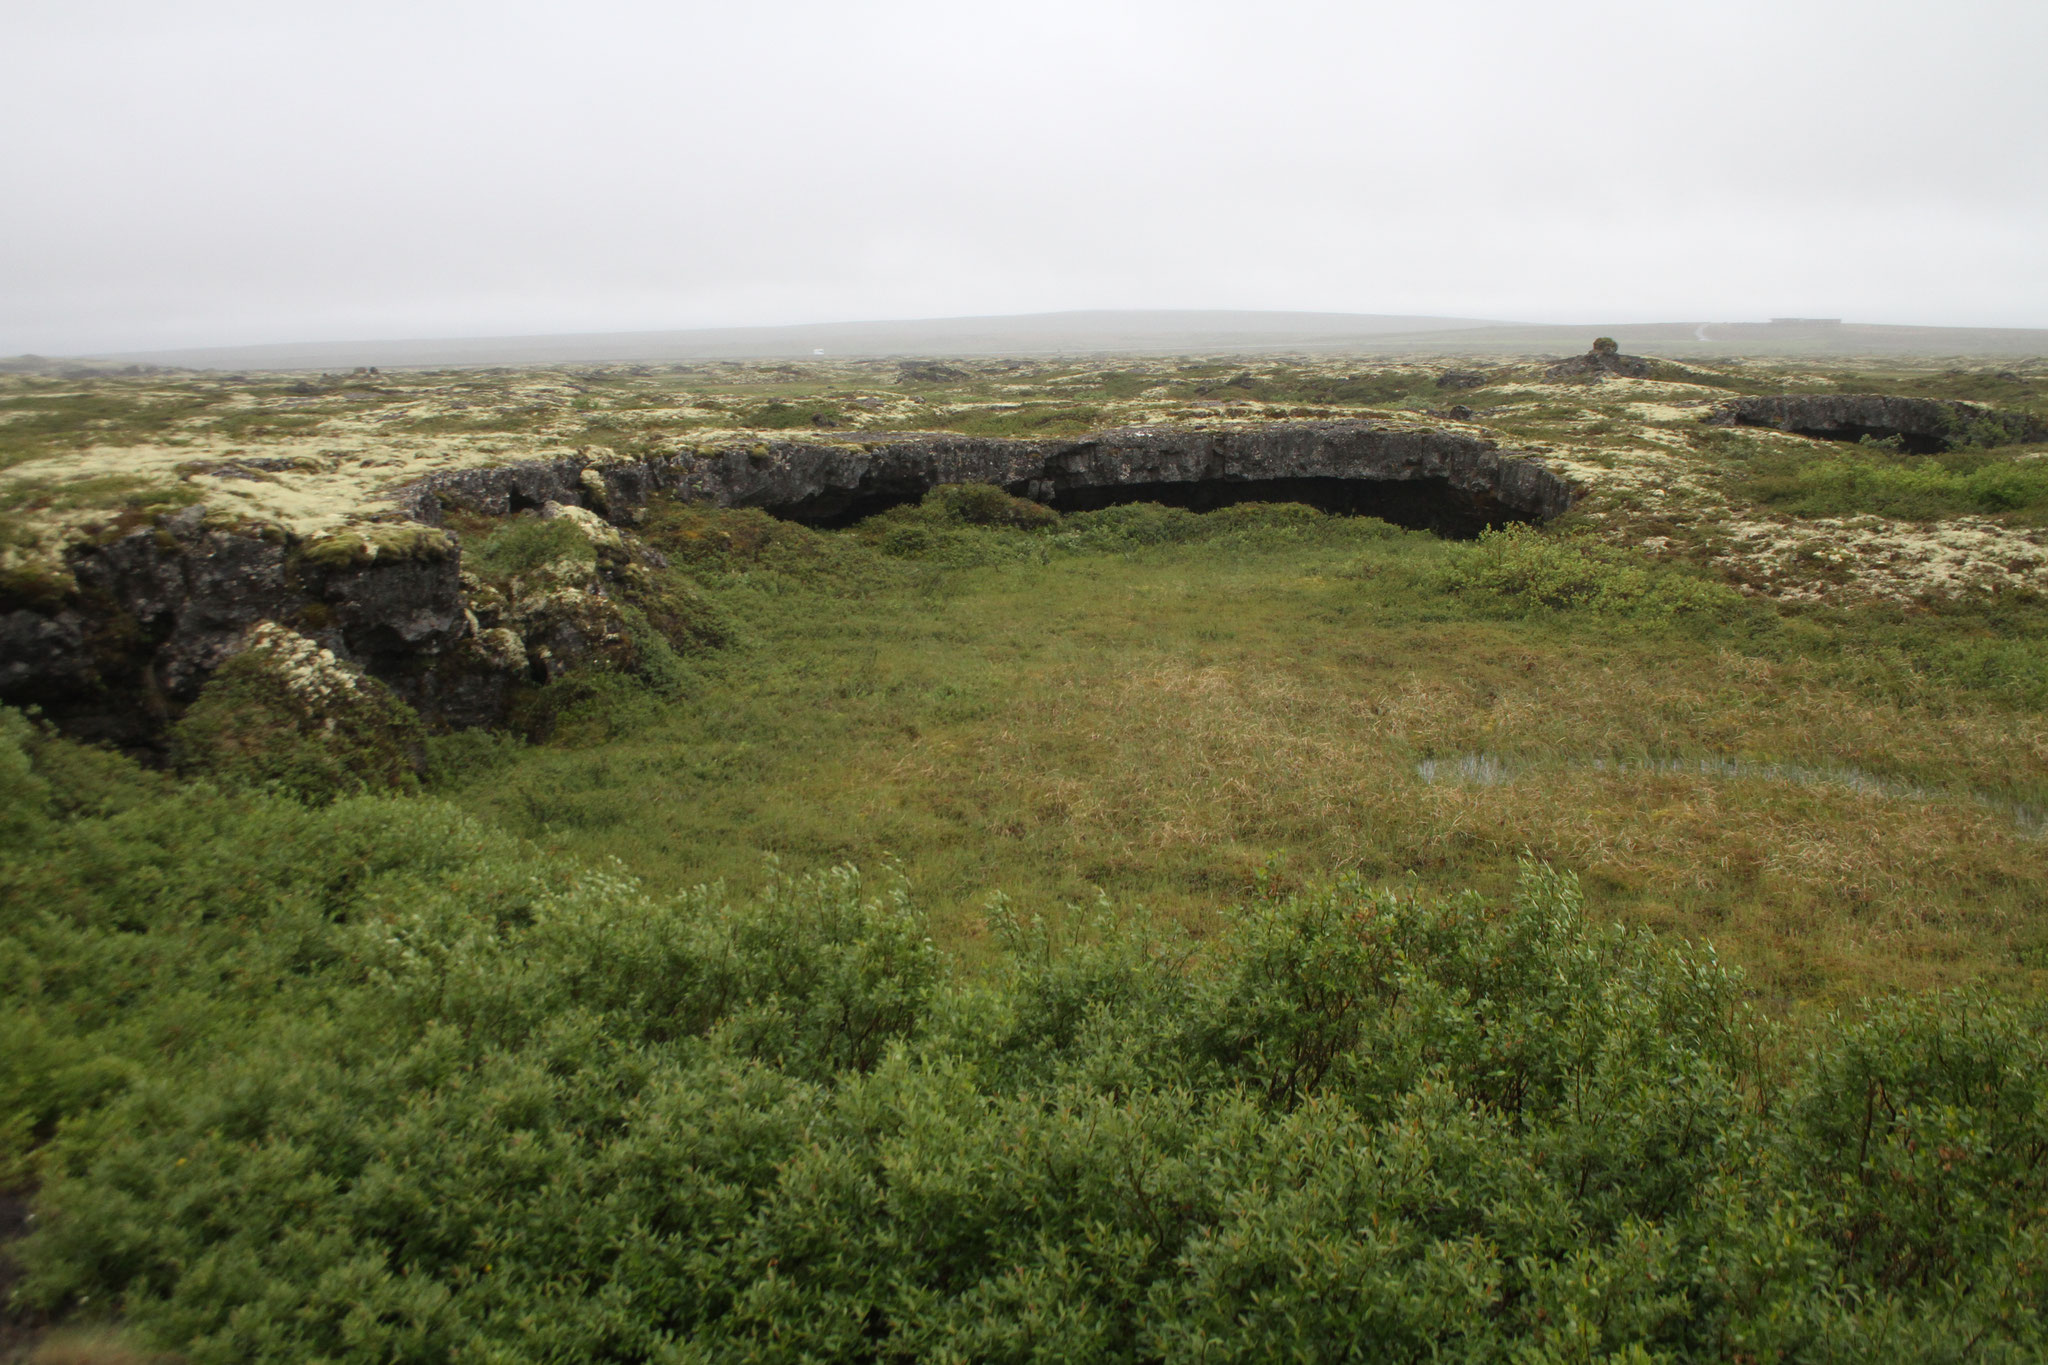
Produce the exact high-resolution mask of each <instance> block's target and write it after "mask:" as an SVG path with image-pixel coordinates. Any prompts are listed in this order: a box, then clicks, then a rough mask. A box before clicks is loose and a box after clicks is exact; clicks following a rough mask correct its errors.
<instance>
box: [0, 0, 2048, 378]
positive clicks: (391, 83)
mask: <svg viewBox="0 0 2048 1365" xmlns="http://www.w3.org/2000/svg"><path fill="white" fill-rule="evenodd" d="M0 6H4V29H0V32H4V33H5V34H6V48H5V50H6V53H7V57H6V62H5V67H6V73H7V75H6V80H5V81H4V82H0V117H4V119H5V123H4V125H0V126H4V127H5V128H6V129H7V130H8V132H7V135H6V137H5V138H4V140H0V172H4V180H0V183H4V185H5V186H6V192H5V195H4V197H0V354H11V353H15V352H20V351H39V352H43V353H46V354H64V353H78V352H88V351H111V350H122V349H141V348H149V347H159V346H175V345H209V344H229V343H251V342H264V341H294V340H319V339H342V338H371V337H412V336H462V335H489V334H503V333H535V332H556V331H611V330H640V329H654V328H668V327H703V326H721V325H746V324H771V323H796V322H819V321H832V320H849V319H867V318H907V317H939V316H955V315H963V314H986V313H1009V312H1035V311H1041V310H1052V309H1070V308H1280V309H1311V310H1328V311H1343V312H1399V313H1431V314H1449V315H1456V316H1471V317H1484V318H1503V319H1514V320H1527V321H1560V322H1575V321H1616V322H1621V321H1652V320H1694V319H1698V320H1739V319H1745V318H1760V317H1764V316H1769V315H1774V314H1802V315H1824V316H1844V317H1848V318H1850V319H1852V320H1857V321H1868V322H1905V323H1942V324H1960V325H1984V326H2034V327H2040V326H2048V79H2044V78H2043V77H2042V75H2041V62H2042V57H2043V54H2044V53H2048V4H2044V3H2043V2H2042V0H1943V3H1935V2H1934V0H1910V2H1905V0H1770V2H1769V3H1752V2H1751V0H1712V3H1700V0H1688V2H1687V3H1682V4H1681V3H1664V2H1663V0H1637V2H1636V3H1633V4H1627V5H1614V4H1601V5H1568V4H1535V3H1496V2H1495V0H1458V3H1449V4H1446V3H1431V0H1403V3H1400V4H1382V3H1371V2H1367V3H1360V0H1347V2H1345V3H1321V0H1267V3H1264V4H1254V3H1246V2H1245V0H1230V3H1209V2H1208V0H1174V2H1171V3H1169V2H1168V0H1129V2H1126V3H1119V0H1086V2H1085V3H1068V2H1067V0H1031V2H1030V3H1028V4H1014V3H1013V4H1005V5H995V4H976V3H973V0H933V2H931V3H926V2H925V0H872V2H869V3H863V2H862V0H833V2H832V3H813V2H812V0H780V3H764V2H763V0H753V3H735V2H733V0H727V2H726V3H719V4H708V3H693V2H692V0H668V2H667V3H647V2H643V0H581V2H580V3H576V4H568V3H526V2H525V0H479V2H478V3H442V2H441V0H408V3H403V4H398V3H383V2H382V0H327V2H326V3H321V4H293V3H279V0H263V3H225V2H217V0H151V2H150V3H134V2H131V0H0Z"/></svg>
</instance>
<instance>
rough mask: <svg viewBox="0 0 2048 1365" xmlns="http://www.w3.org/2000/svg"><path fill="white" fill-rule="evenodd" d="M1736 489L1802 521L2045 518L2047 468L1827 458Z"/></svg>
mask: <svg viewBox="0 0 2048 1365" xmlns="http://www.w3.org/2000/svg"><path fill="white" fill-rule="evenodd" d="M1753 469H1754V472H1753V473H1752V475H1751V476H1750V477H1749V478H1748V479H1747V480H1745V482H1744V483H1743V484H1742V485H1741V488H1742V490H1743V491H1745V492H1747V493H1748V495H1749V496H1751V497H1753V498H1755V499H1757V500H1758V501H1759V502H1763V503H1767V504H1769V505H1771V506H1774V507H1778V508H1781V509H1783V510H1784V511H1786V512H1789V513H1791V514H1792V515H1794V516H1800V517H1848V516H1863V515H1870V514H1876V515H1880V516H1888V517H1901V518H1905V519H1908V520H1920V521H1932V520H1936V519H1938V518H1942V517H1952V516H1966V515H1979V516H1985V515H1992V516H1995V515H2003V514H2011V513H2025V514H2028V516H2029V517H2030V518H2034V519H2038V518H2039V517H2040V516H2042V515H2044V514H2048V461H2044V460H2039V459H2025V458H2021V459H2009V458H1987V457H1985V456H1983V455H1981V454H1973V453H1970V452H1963V453H1959V454H1950V455H1946V456H1920V457H1890V458H1887V457H1885V456H1884V455H1882V454H1881V453H1880V452H1876V451H1873V452H1872V454H1871V455H1870V456H1869V457H1863V458H1851V457H1844V458H1828V459H1820V460H1809V461H1803V462H1799V463H1785V462H1776V463H1771V464H1763V465H1758V466H1754V467H1753Z"/></svg>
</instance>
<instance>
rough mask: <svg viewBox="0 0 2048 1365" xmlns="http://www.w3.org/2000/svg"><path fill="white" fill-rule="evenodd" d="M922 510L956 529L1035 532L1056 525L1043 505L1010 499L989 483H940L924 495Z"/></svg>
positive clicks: (1054, 514)
mask: <svg viewBox="0 0 2048 1365" xmlns="http://www.w3.org/2000/svg"><path fill="white" fill-rule="evenodd" d="M922 507H923V509H924V511H925V512H926V513H928V514H930V515H934V516H936V517H938V518H940V519H942V520H944V521H948V522H951V523H953V524H955V525H959V526H1006V527H1011V528H1014V529H1016V530H1021V531H1037V530H1042V529H1044V528H1045V527H1048V526H1056V525H1058V524H1059V519H1060V514H1059V513H1057V512H1055V511H1053V510H1052V508H1050V507H1047V506H1046V505H1045V504H1044V503H1041V502H1033V501H1031V499H1029V498H1017V497H1012V496H1011V495H1010V494H1008V493H1006V492H1004V491H1003V490H1002V489H1000V488H998V487H996V486H995V485H994V484H989V483H949V484H940V485H938V486H936V487H934V488H932V489H931V490H930V491H929V492H927V493H926V494H925V495H924V502H923V503H922Z"/></svg>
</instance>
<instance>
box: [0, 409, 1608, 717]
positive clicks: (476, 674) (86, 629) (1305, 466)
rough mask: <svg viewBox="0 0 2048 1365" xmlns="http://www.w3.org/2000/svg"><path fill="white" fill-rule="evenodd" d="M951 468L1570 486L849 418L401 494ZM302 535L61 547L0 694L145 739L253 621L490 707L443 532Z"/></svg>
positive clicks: (469, 478) (1413, 499) (1208, 447)
mask: <svg viewBox="0 0 2048 1365" xmlns="http://www.w3.org/2000/svg"><path fill="white" fill-rule="evenodd" d="M959 483H985V484H995V485H998V486H1000V487H1002V488H1004V489H1007V490H1008V491H1010V492H1011V493H1013V494H1015V495H1018V496H1021V497H1028V498H1032V499H1035V500H1037V501H1039V502H1043V503H1046V504H1048V505H1050V506H1053V507H1056V508H1060V509H1062V510H1069V511H1073V510H1083V509H1088V508H1095V507H1102V506H1107V505H1109V504H1111V503H1117V502H1137V501H1158V502H1166V503H1170V504H1177V505H1180V506H1186V507H1195V508H1208V507H1217V506H1223V505H1226V504H1228V503H1233V502H1243V501H1253V500H1265V501H1275V500H1285V501H1301V502H1309V503H1312V504H1315V505H1318V506H1321V507H1324V508H1325V509H1327V510H1331V511H1341V512H1357V513H1370V514H1373V515H1378V516H1382V517H1385V518H1386V519H1388V520H1390V521H1396V522H1399V523H1402V524H1405V525H1409V526H1419V527H1428V528H1430V529H1433V530H1436V531H1438V532H1440V533H1442V534H1447V535H1454V536H1465V535H1472V534H1476V533H1477V532H1478V531H1479V530H1481V529H1483V528H1484V527H1486V526H1489V525H1499V524H1502V523H1505V522H1512V521H1544V520H1548V519H1549V518H1551V517H1554V516H1556V515H1558V514H1559V513H1561V512H1563V511H1565V510H1566V509H1567V508H1568V507H1569V506H1570V505H1571V502H1572V498H1573V491H1572V488H1571V486H1570V485H1569V484H1568V483H1567V482H1566V481H1565V480H1564V479H1563V478H1561V477H1560V476H1559V475H1557V474H1555V473H1553V472H1552V471H1551V470H1549V469H1547V468H1545V467H1544V465H1543V464H1542V463H1541V462H1540V461H1538V460H1536V459H1534V458H1531V457H1527V456H1523V455H1519V454H1517V453H1515V452H1513V451H1506V450H1502V449H1500V448H1498V447H1497V446H1496V445H1495V444H1494V442H1492V441H1490V440H1487V439H1485V438H1483V437H1481V436H1478V435H1475V434H1472V433H1469V432H1461V431H1450V430H1443V429H1436V428H1428V427H1416V426H1409V425H1394V424H1389V423H1381V422H1373V421H1353V422H1305V423H1288V424H1284V425H1273V426H1266V427H1258V428H1249V429H1242V430H1200V429H1189V428H1157V429H1153V428H1135V429H1131V430H1123V431H1108V432H1101V433H1097V434H1095V435H1092V436H1087V437H1083V438H1081V439H1077V440H1063V441H1006V440H987V439H980V438H974V437H967V436H960V435H954V434H946V433H932V434H921V435H920V434H911V435H904V434H895V435H888V436H872V437H869V436H850V437H849V438H847V439H844V440H840V441H832V442H826V441H820V440H811V441H778V442H775V443H772V444H770V443H755V444H751V445H735V446H731V447H728V448H724V449H719V450H713V451H689V452H677V453H674V454H670V455H662V456H655V457H652V458H648V459H644V460H639V461H634V462H630V463H620V464H613V465H602V466H600V465H596V464H593V463H592V462H590V461H588V460H586V459H583V458H580V457H576V458H569V459H563V460H554V461H535V462H531V463H526V464H518V465H509V466H504V467H500V468H493V469H465V470H454V471H449V472H446V473H440V474H436V475H433V476H431V477H429V478H427V479H425V480H422V481H421V482H419V483H417V484H414V485H412V486H411V487H409V488H407V489H404V490H401V492H400V493H399V494H398V496H397V502H398V504H399V506H400V508H401V509H402V511H403V513H404V514H406V515H408V516H410V517H411V518H413V519H415V520H417V521H421V522H426V523H428V524H429V525H434V526H438V525H440V523H441V519H442V513H443V511H444V509H446V508H452V507H461V508H465V509H468V510H471V511H475V512H481V513H485V514H488V515H496V516H504V515H508V514H510V513H513V512H517V511H520V510H522V509H529V508H530V509H540V508H543V507H545V506H546V505H547V504H548V503H557V504H560V505H561V506H564V507H582V508H587V509H589V510H591V511H593V512H596V513H597V514H599V515H600V516H602V517H603V518H605V519H606V520H608V521H610V522H612V523H613V524H615V525H629V524H630V523H631V522H632V520H633V518H634V514H635V509H637V508H639V507H641V506H643V505H645V504H646V503H647V502H648V500H649V499H650V498H653V497H655V496H657V495H664V494H665V495H670V496H675V497H681V498H689V499H698V500H704V501H708V502H712V503H715V504H717V505H719V506H724V507H758V508H763V509H765V510H767V511H769V512H771V513H774V514H775V515H778V516H782V517H787V518H791V519H794V520H798V521H803V522H807V523H810V524H813V525H821V526H834V525H844V524H847V523H850V522H852V521H855V520H858V519H859V518H861V517H864V516H869V515H872V514H873V513H875V512H879V511H883V510H885V509H886V508H888V507H891V506H894V505H896V504H899V503H906V502H915V501H917V500H918V499H920V498H922V497H923V495H924V494H925V492H926V491H927V490H929V489H930V488H932V487H934V486H936V485H940V484H959ZM440 544H441V542H436V545H437V546H438V545H440ZM302 548H303V547H300V546H297V545H295V544H292V543H290V542H289V541H288V538H287V537H285V536H284V535H283V534H282V533H281V532H278V531H276V530H274V529H273V530H270V531H267V532H263V533H252V532H249V531H246V530H241V529H223V528H221V527H218V526H209V525H208V524H207V522H206V520H205V515H204V511H203V509H201V508H191V509H188V510H187V511H185V512H182V513H180V514H178V515H176V516H173V517H170V518H167V519H166V520H164V521H163V522H161V523H159V524H157V525H156V526H153V527H149V528H146V529H143V530H138V531H134V532H132V533H130V534H128V535H125V536H122V537H120V538H118V539H115V540H112V541H109V542H104V543H85V544H79V545H75V546H73V547H71V548H70V549H69V550H68V551H67V552H66V556H65V558H66V565H67V567H68V568H69V569H70V571H71V574H72V576H73V577H74V579H75V580H76V585H77V586H76V588H75V589H73V590H71V591H68V592H65V593H63V594H61V595H59V596H57V597H55V598H54V599H53V598H51V597H50V596H49V595H48V594H45V595H43V596H40V597H37V598H35V599H33V600H31V599H29V598H27V597H22V596H19V595H17V597H16V599H15V600H0V701H5V702H7V703H9V704H12V705H27V704H34V705H38V706H41V707H42V708H43V709H44V711H45V712H46V713H47V714H48V715H49V716H50V717H51V718H52V719H53V720H55V721H56V722H57V723H58V724H59V725H60V726H62V727H63V728H65V729H66V730H68V731H70V732H72V733H74V734H78V735H81V736H84V737H89V738H95V739H105V740H110V741H113V742H115V743H119V744H122V745H124V746H128V747H131V748H148V747H150V746H152V745H154V744H155V743H157V742H158V739H159V737H160V736H161V734H162V732H163V729H164V727H165V726H166V725H167V724H168V723H169V722H170V721H171V720H172V719H174V718H175V717H176V715H177V714H178V713H179V712H180V711H181V710H182V709H183V708H184V707H185V706H186V705H188V704H189V703H190V702H191V701H192V700H193V699H194V698H195V697H196V696H197V695H198V693H199V689H200V687H201V685H202V684H203V683H204V682H205V681H206V679H207V678H208V677H209V676H210V675H211V674H212V672H213V670H214V669H215V668H217V667H218V666H219V665H220V664H221V662H222V661H223V660H225V659H226V658H227V657H229V655H231V654H232V653H233V652H234V651H235V649H237V648H238V647H239V646H240V643H241V642H242V641H243V640H244V638H245V637H246V636H247V633H248V631H249V628H250V627H251V626H252V625H254V624H256V623H257V622H259V621H266V620H268V621H276V622H279V623H280V624H284V625H287V626H290V627H291V628H293V629H295V630H297V631H299V632H300V633H301V634H303V635H305V636H306V637H307V638H309V639H311V640H314V641H315V642H317V643H318V644H319V645H321V646H324V647H325V648H328V649H331V650H332V651H334V653H335V655H336V656H337V657H338V658H340V659H341V660H342V661H344V662H346V663H349V664H353V665H355V666H358V667H360V668H362V669H363V670H364V671H365V672H367V673H369V674H370V675H371V676H373V677H376V678H378V679H381V680H382V681H383V682H385V683H387V684H388V685H389V686H390V687H391V688H392V689H393V691H395V692H396V693H397V694H398V695H399V696H401V697H403V698H404V699H405V700H406V701H407V702H409V703H411V704H412V705H413V706H414V707H416V708H417V709H418V710H419V711H420V713H421V715H422V716H423V717H425V718H426V719H427V720H429V721H430V722H435V723H441V724H451V725H475V724H486V723H490V722H491V721H492V720H493V719H495V718H496V717H497V716H499V715H501V714H502V711H503V707H504V705H505V703H506V699H507V698H508V696H509V695H510V693H511V692H512V690H513V689H514V688H515V687H516V686H517V685H519V684H520V683H521V682H522V681H524V680H525V679H526V678H527V677H529V676H530V661H529V660H528V659H527V658H525V657H523V656H522V655H521V654H520V652H519V651H518V650H517V649H516V648H514V647H512V645H511V644H509V643H507V642H506V641H504V640H499V639H496V638H495V637H496V636H498V635H503V634H504V633H505V632H503V631H502V630H495V629H493V624H494V622H495V617H490V619H488V620H486V621H483V622H479V620H478V618H477V615H476V613H473V612H472V611H471V610H470V609H469V607H470V604H469V603H468V602H466V601H465V598H464V590H463V584H462V575H461V554H460V548H459V547H453V548H452V549H437V550H436V552H434V553H411V554H388V555H377V556H373V557H371V558H369V559H367V560H366V561H362V562H356V561H350V562H347V563H338V562H322V561H321V560H320V558H319V557H317V556H315V557H308V556H307V555H305V554H303V553H301V550H302ZM485 614H486V616H487V617H489V615H490V614H489V613H485ZM508 619H509V618H508ZM512 624H514V625H515V626H517V625H522V624H524V625H528V626H532V625H533V624H534V623H524V622H519V621H513V622H512ZM556 633H558V634H562V635H563V638H562V639H561V640H560V641H554V640H553V639H552V637H550V639H549V640H548V641H544V642H543V643H547V644H548V645H549V647H550V649H551V650H553V653H552V654H551V655H550V657H551V658H552V657H555V656H558V655H559V656H562V657H563V658H565V659H566V658H567V656H569V655H573V654H575V653H576V650H577V648H578V645H577V641H575V640H572V639H570V638H568V633H567V632H566V631H558V632H556ZM585 633H586V634H588V632H585ZM584 643H585V644H587V643H588V642H587V641H585V642H584ZM557 644H559V645H560V648H559V649H556V648H555V645H557Z"/></svg>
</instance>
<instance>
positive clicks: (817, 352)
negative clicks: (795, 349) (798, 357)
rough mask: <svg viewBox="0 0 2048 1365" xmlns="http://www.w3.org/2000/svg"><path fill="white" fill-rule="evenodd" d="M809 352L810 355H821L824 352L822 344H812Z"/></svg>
mask: <svg viewBox="0 0 2048 1365" xmlns="http://www.w3.org/2000/svg"><path fill="white" fill-rule="evenodd" d="M811 354H812V355H823V354H825V348H824V347H823V346H813V347H811Z"/></svg>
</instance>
